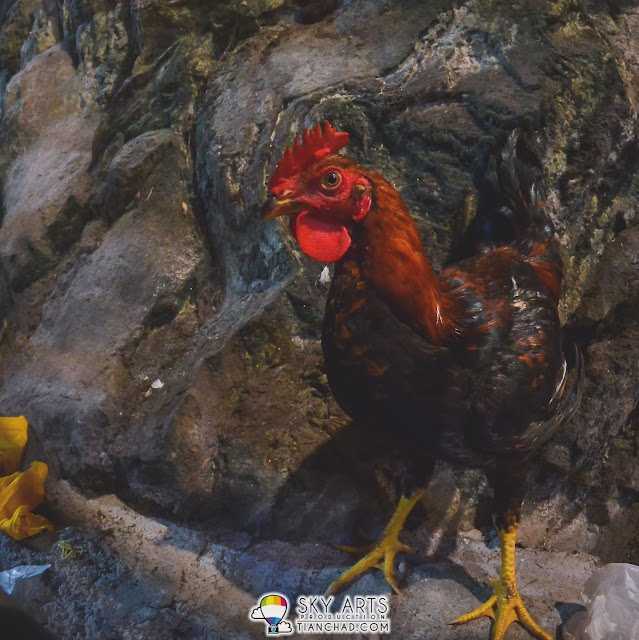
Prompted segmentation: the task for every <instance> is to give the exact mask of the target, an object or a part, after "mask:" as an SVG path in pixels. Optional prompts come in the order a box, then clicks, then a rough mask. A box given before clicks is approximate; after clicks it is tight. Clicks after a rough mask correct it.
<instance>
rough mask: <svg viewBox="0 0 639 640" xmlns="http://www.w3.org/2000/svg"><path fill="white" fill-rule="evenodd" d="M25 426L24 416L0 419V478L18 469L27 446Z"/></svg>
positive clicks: (26, 424)
mask: <svg viewBox="0 0 639 640" xmlns="http://www.w3.org/2000/svg"><path fill="white" fill-rule="evenodd" d="M27 426H28V423H27V421H26V419H25V417H24V416H20V417H19V418H0V477H2V476H7V475H9V474H10V473H13V472H14V471H17V470H18V469H19V468H20V463H21V462H22V453H23V452H24V448H25V446H26V445H27Z"/></svg>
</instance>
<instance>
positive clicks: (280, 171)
mask: <svg viewBox="0 0 639 640" xmlns="http://www.w3.org/2000/svg"><path fill="white" fill-rule="evenodd" d="M347 143H348V133H345V132H343V131H337V129H335V127H332V126H331V125H330V124H329V123H328V122H325V123H324V131H322V125H320V124H319V123H318V124H317V126H316V127H315V128H314V129H306V130H305V131H304V133H303V134H302V143H301V144H300V141H299V138H295V142H294V143H293V150H292V151H291V148H290V147H286V151H285V152H284V155H283V156H282V159H281V160H280V161H279V163H278V165H277V169H275V173H274V174H273V177H272V178H271V180H270V182H269V183H268V188H269V190H270V191H271V193H272V194H273V195H276V196H277V195H279V194H280V193H282V191H284V190H286V189H292V188H293V187H294V186H295V181H296V178H297V177H298V176H299V174H300V173H302V171H304V169H306V167H308V166H309V165H310V164H312V163H314V162H317V161H318V160H321V159H322V158H325V157H326V156H327V155H329V154H331V153H336V152H337V151H339V150H340V149H342V148H343V147H345V146H346V144H347Z"/></svg>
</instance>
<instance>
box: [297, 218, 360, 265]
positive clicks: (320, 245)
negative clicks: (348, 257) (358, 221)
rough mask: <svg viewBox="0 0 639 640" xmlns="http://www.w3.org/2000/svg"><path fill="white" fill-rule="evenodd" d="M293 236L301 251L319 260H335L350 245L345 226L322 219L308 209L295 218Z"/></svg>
mask: <svg viewBox="0 0 639 640" xmlns="http://www.w3.org/2000/svg"><path fill="white" fill-rule="evenodd" d="M293 235H294V236H295V238H296V239H297V241H298V242H299V245H300V247H301V248H302V251H303V252H304V253H305V254H306V255H308V256H310V257H311V258H313V259H314V260H318V261H319V262H336V261H337V260H339V259H340V258H341V257H342V256H343V255H344V254H345V253H346V252H347V251H348V248H349V247H350V246H351V237H350V236H349V235H348V231H346V227H345V226H343V225H340V224H337V223H335V222H330V221H327V220H324V219H322V218H321V217H320V216H318V215H313V214H312V213H310V212H309V211H305V212H304V213H300V214H299V215H298V216H297V218H296V219H295V231H294V234H293Z"/></svg>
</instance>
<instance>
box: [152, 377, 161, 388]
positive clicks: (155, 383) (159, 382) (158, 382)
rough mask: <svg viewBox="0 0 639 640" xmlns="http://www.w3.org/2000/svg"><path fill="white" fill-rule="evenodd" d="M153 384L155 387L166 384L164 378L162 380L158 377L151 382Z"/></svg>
mask: <svg viewBox="0 0 639 640" xmlns="http://www.w3.org/2000/svg"><path fill="white" fill-rule="evenodd" d="M151 386H152V387H153V388H154V389H161V388H162V387H163V386H164V382H162V380H160V378H158V379H157V380H154V381H153V382H152V383H151Z"/></svg>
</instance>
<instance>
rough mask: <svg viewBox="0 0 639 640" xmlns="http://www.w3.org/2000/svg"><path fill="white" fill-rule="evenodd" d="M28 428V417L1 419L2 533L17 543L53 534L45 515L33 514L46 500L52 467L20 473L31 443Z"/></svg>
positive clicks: (38, 465)
mask: <svg viewBox="0 0 639 640" xmlns="http://www.w3.org/2000/svg"><path fill="white" fill-rule="evenodd" d="M27 427H28V423H27V421H26V420H25V419H24V417H19V418H0V474H1V475H2V476H4V477H0V531H4V532H5V533H7V534H8V535H10V536H11V537H12V538H14V539H15V540H23V539H24V538H28V537H30V536H33V535H35V534H37V533H40V532H41V531H45V530H48V531H53V525H52V524H51V523H50V522H49V521H48V520H47V519H46V518H45V517H44V516H39V515H36V514H35V513H32V512H31V510H32V509H35V507H37V506H38V505H39V504H40V503H41V502H42V501H43V500H44V481H45V480H46V479H47V474H48V473H49V468H48V467H47V465H46V464H45V463H44V462H32V463H31V467H30V468H29V469H27V470H26V471H22V472H20V471H18V467H19V466H20V462H21V460H22V454H23V452H24V447H25V445H26V444H27ZM6 474H10V475H6Z"/></svg>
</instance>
